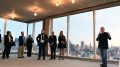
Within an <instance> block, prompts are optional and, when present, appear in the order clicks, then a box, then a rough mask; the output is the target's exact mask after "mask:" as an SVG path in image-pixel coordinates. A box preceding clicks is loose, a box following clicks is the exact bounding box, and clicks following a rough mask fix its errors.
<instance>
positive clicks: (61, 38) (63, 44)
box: [58, 31, 66, 60]
mask: <svg viewBox="0 0 120 67" xmlns="http://www.w3.org/2000/svg"><path fill="white" fill-rule="evenodd" d="M58 41H59V44H58V49H59V50H60V56H59V60H60V59H62V60H64V49H65V48H66V38H65V36H64V34H63V31H60V35H59V37H58Z"/></svg>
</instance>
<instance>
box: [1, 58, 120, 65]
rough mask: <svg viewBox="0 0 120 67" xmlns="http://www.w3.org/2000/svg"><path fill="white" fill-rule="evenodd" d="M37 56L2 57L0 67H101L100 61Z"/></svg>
mask: <svg viewBox="0 0 120 67" xmlns="http://www.w3.org/2000/svg"><path fill="white" fill-rule="evenodd" d="M36 59H37V56H32V57H31V58H28V57H25V58H21V59H18V58H17V57H15V56H11V57H10V58H9V59H4V60H3V59H1V57H0V67H100V66H99V65H100V63H98V62H90V61H83V60H71V59H65V60H58V58H57V59H56V60H49V58H48V57H47V58H46V60H36ZM108 67H118V65H116V64H108Z"/></svg>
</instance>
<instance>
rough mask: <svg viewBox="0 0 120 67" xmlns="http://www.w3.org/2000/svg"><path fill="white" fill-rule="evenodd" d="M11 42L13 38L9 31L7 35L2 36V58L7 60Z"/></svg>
mask: <svg viewBox="0 0 120 67" xmlns="http://www.w3.org/2000/svg"><path fill="white" fill-rule="evenodd" d="M12 42H13V37H12V35H11V32H10V31H7V35H5V36H4V46H5V48H4V51H3V56H2V58H3V59H4V58H7V59H8V58H9V57H10V56H9V54H10V50H11V43H12Z"/></svg>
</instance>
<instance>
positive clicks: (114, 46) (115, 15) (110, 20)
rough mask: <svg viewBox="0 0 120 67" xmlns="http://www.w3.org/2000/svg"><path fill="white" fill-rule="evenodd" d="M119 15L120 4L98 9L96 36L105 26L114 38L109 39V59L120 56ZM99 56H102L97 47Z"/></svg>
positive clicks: (116, 58) (115, 58)
mask: <svg viewBox="0 0 120 67" xmlns="http://www.w3.org/2000/svg"><path fill="white" fill-rule="evenodd" d="M119 16H120V6H117V7H111V8H106V9H101V10H96V37H97V35H98V33H99V32H100V27H105V31H106V32H109V33H110V35H111V37H112V40H110V41H109V47H110V48H109V49H108V59H110V60H118V59H119V56H120V54H119V51H120V50H119V47H120V31H119V29H120V18H119ZM97 43H98V42H97ZM97 43H96V44H97ZM97 58H100V57H99V50H98V49H97Z"/></svg>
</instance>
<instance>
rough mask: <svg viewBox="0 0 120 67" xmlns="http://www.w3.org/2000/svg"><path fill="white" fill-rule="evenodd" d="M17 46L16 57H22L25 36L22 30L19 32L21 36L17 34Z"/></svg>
mask: <svg viewBox="0 0 120 67" xmlns="http://www.w3.org/2000/svg"><path fill="white" fill-rule="evenodd" d="M18 41H19V48H18V58H24V56H23V54H24V46H25V36H24V32H21V36H19V39H18Z"/></svg>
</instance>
